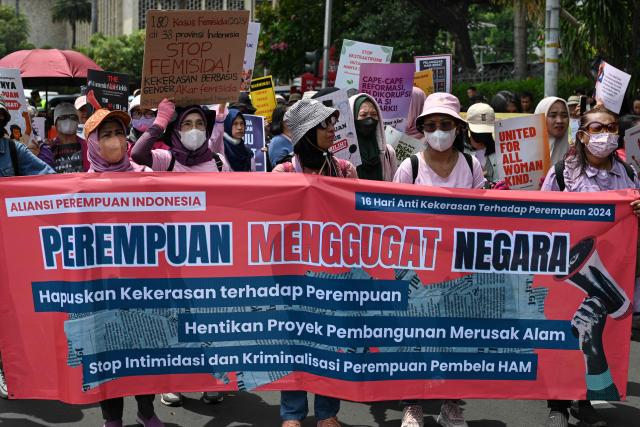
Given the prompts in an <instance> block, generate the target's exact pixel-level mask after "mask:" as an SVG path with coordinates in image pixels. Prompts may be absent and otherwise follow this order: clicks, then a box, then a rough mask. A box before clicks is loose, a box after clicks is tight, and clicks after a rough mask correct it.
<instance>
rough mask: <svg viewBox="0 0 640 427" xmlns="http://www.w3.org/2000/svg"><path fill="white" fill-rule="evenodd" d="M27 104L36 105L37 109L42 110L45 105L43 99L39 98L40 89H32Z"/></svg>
mask: <svg viewBox="0 0 640 427" xmlns="http://www.w3.org/2000/svg"><path fill="white" fill-rule="evenodd" d="M29 104H30V105H32V106H34V107H36V108H37V109H38V110H42V109H44V107H45V104H44V101H43V100H42V98H40V91H37V90H32V91H31V97H30V98H29Z"/></svg>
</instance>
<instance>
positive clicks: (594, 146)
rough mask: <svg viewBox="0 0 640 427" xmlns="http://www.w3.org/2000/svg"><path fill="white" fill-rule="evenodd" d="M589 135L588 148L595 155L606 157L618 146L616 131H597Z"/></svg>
mask: <svg viewBox="0 0 640 427" xmlns="http://www.w3.org/2000/svg"><path fill="white" fill-rule="evenodd" d="M587 135H589V142H588V143H587V144H586V147H587V150H589V152H590V153H591V154H593V155H594V156H596V157H598V158H601V159H604V158H605V157H609V155H610V154H611V153H613V152H614V151H616V150H617V148H618V135H616V134H615V133H596V134H591V133H588V134H587Z"/></svg>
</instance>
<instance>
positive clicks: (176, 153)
mask: <svg viewBox="0 0 640 427" xmlns="http://www.w3.org/2000/svg"><path fill="white" fill-rule="evenodd" d="M174 113H177V119H176V120H175V121H173V122H171V119H172V117H173V114H174ZM213 122H214V114H211V112H210V111H208V110H205V109H204V108H202V107H200V106H197V105H192V106H189V107H185V108H180V109H178V110H177V111H176V107H175V104H174V103H173V102H171V101H169V100H167V99H163V100H162V101H161V102H160V105H158V111H157V113H156V118H155V120H154V122H153V125H151V127H150V128H149V129H148V130H147V131H146V132H145V133H144V134H142V136H141V137H140V139H138V142H136V144H135V145H134V146H133V149H132V150H131V159H132V160H133V161H134V162H136V163H138V164H140V165H145V166H149V167H150V168H151V169H153V170H154V171H173V172H228V171H230V169H229V165H228V163H227V161H226V159H225V158H224V156H222V155H220V154H218V153H213V152H212V151H211V150H210V149H209V147H208V145H207V144H206V142H207V140H208V137H210V136H211V131H212V128H213ZM163 133H164V135H165V141H168V142H170V144H168V145H170V146H171V148H170V149H169V150H158V149H156V150H154V149H153V145H154V144H155V142H156V141H158V139H159V138H160V137H161V135H163Z"/></svg>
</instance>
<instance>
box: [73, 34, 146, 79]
mask: <svg viewBox="0 0 640 427" xmlns="http://www.w3.org/2000/svg"><path fill="white" fill-rule="evenodd" d="M144 34H145V33H144V30H140V31H137V32H135V33H132V34H130V35H128V36H118V37H106V36H104V35H102V34H100V33H97V34H94V35H93V36H92V37H91V40H90V41H89V47H86V48H80V49H78V50H80V51H81V52H82V53H84V54H85V55H87V56H88V57H90V58H91V59H93V60H94V61H95V62H96V63H97V64H98V65H99V66H101V67H102V68H103V69H105V70H109V71H116V72H119V73H127V74H129V76H130V78H131V82H132V83H135V82H139V81H140V80H142V60H143V57H144Z"/></svg>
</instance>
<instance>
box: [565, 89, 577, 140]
mask: <svg viewBox="0 0 640 427" xmlns="http://www.w3.org/2000/svg"><path fill="white" fill-rule="evenodd" d="M567 108H568V109H569V145H571V144H573V142H574V140H575V136H576V132H578V129H579V128H580V96H578V95H571V96H570V97H569V99H567Z"/></svg>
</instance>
